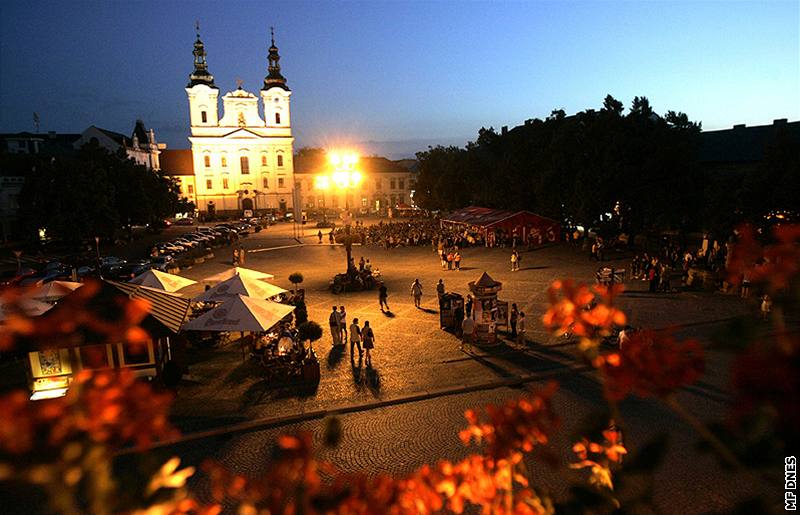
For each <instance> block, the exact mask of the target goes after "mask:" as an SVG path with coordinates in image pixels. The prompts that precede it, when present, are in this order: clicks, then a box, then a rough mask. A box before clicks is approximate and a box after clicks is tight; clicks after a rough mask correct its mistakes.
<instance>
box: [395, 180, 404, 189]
mask: <svg viewBox="0 0 800 515" xmlns="http://www.w3.org/2000/svg"><path fill="white" fill-rule="evenodd" d="M397 188H398V189H401V190H404V189H406V181H405V179H397Z"/></svg>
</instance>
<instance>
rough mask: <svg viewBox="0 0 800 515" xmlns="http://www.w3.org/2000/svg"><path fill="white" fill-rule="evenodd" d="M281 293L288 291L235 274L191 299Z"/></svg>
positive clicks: (224, 298)
mask: <svg viewBox="0 0 800 515" xmlns="http://www.w3.org/2000/svg"><path fill="white" fill-rule="evenodd" d="M282 293H288V290H284V289H283V288H281V287H280V286H275V285H274V284H270V283H265V282H263V281H256V280H254V279H247V278H246V277H244V276H241V275H235V276H233V277H231V278H230V279H228V280H227V281H222V282H221V283H219V284H217V285H216V286H214V287H213V288H211V289H209V290H206V291H205V292H203V293H201V294H200V295H198V296H197V297H195V298H194V299H193V300H195V301H202V302H225V301H226V300H231V299H232V298H234V297H236V296H237V295H246V296H248V297H253V298H256V299H269V298H271V297H274V296H276V295H280V294H282Z"/></svg>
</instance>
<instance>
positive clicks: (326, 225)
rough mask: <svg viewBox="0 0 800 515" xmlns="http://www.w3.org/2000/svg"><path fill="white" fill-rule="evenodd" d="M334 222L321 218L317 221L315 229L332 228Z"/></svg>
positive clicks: (334, 225) (334, 226)
mask: <svg viewBox="0 0 800 515" xmlns="http://www.w3.org/2000/svg"><path fill="white" fill-rule="evenodd" d="M334 228H336V224H335V223H334V222H331V221H330V220H321V221H319V222H317V229H334Z"/></svg>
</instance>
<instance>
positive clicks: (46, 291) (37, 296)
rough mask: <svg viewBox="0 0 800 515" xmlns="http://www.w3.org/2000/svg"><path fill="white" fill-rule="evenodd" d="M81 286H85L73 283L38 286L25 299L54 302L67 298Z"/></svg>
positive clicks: (59, 282) (56, 282)
mask: <svg viewBox="0 0 800 515" xmlns="http://www.w3.org/2000/svg"><path fill="white" fill-rule="evenodd" d="M81 286H83V284H82V283H74V282H71V281H50V282H49V283H45V284H40V285H37V286H36V287H35V288H34V289H33V290H31V291H30V292H28V293H25V294H24V295H23V297H24V298H26V299H33V300H40V301H42V302H52V301H55V300H58V299H60V298H61V297H66V296H67V295H69V294H70V293H72V292H73V291H75V290H77V289H78V288H80V287H81Z"/></svg>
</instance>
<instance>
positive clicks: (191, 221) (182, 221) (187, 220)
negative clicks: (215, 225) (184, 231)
mask: <svg viewBox="0 0 800 515" xmlns="http://www.w3.org/2000/svg"><path fill="white" fill-rule="evenodd" d="M173 225H194V218H181V219H180V220H175V223H174V224H173Z"/></svg>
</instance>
